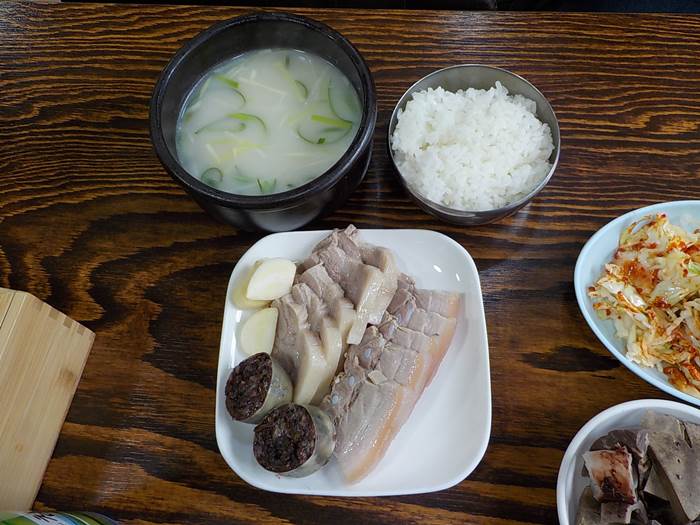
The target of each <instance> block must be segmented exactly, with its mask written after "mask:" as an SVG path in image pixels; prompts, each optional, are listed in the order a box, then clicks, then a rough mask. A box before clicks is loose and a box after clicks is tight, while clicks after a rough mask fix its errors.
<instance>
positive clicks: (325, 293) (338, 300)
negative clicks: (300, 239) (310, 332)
mask: <svg viewBox="0 0 700 525" xmlns="http://www.w3.org/2000/svg"><path fill="white" fill-rule="evenodd" d="M297 282H298V283H300V284H305V285H307V286H308V287H309V288H311V290H312V291H313V292H314V293H315V294H316V295H317V296H318V297H319V298H320V299H321V300H322V301H323V303H324V304H325V305H326V308H327V311H328V313H329V314H330V315H331V317H333V319H335V322H336V323H337V325H338V329H339V330H340V335H341V337H342V339H343V349H345V348H346V346H347V342H346V341H347V337H348V333H349V332H350V328H351V327H352V325H353V323H354V322H355V318H356V313H355V307H354V306H353V304H352V302H351V301H350V300H349V299H347V298H346V297H345V292H344V291H343V289H342V288H341V287H340V285H339V284H338V283H336V282H335V281H334V280H333V279H331V277H330V275H328V272H327V271H326V269H325V268H324V266H323V264H317V265H315V266H312V267H311V268H308V269H307V270H306V271H304V272H303V273H301V274H299V275H297ZM340 365H341V366H342V363H340ZM339 371H340V370H338V372H339Z"/></svg>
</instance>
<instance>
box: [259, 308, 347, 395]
mask: <svg viewBox="0 0 700 525" xmlns="http://www.w3.org/2000/svg"><path fill="white" fill-rule="evenodd" d="M272 305H273V306H274V307H275V308H277V311H278V317H277V333H276V334H275V342H274V344H273V347H272V352H271V354H272V357H274V358H275V359H276V360H277V362H278V363H279V364H280V366H282V368H284V370H285V371H286V372H287V373H288V374H289V377H290V378H291V380H292V383H293V385H294V402H295V403H298V404H306V403H319V402H320V401H321V399H322V398H323V396H324V395H325V394H326V393H327V392H328V390H329V388H330V382H331V380H332V378H333V375H334V374H335V371H336V368H337V364H338V363H337V360H338V359H339V357H337V356H336V357H334V356H333V355H332V354H333V353H335V354H338V355H339V354H341V353H342V351H341V349H340V347H339V346H337V344H339V342H340V334H337V335H335V334H334V332H333V329H334V326H333V325H332V324H330V323H328V322H327V321H322V323H323V324H322V326H321V332H320V334H319V333H317V332H314V331H313V330H312V329H311V324H310V322H309V321H310V320H309V315H308V312H307V309H306V307H305V306H304V305H302V304H299V303H297V302H296V301H294V298H293V296H292V294H287V295H285V296H283V297H280V298H279V299H275V300H274V301H273V302H272ZM326 319H327V318H326ZM321 337H323V338H324V340H325V343H326V344H327V345H329V346H328V348H325V347H324V345H323V343H322V341H321ZM332 344H336V346H331V345H332ZM334 359H335V361H334Z"/></svg>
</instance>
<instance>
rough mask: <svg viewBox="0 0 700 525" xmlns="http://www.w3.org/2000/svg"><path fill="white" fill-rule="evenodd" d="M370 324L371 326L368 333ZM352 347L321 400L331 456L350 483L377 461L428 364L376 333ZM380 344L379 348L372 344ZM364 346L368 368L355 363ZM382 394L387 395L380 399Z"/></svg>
mask: <svg viewBox="0 0 700 525" xmlns="http://www.w3.org/2000/svg"><path fill="white" fill-rule="evenodd" d="M372 329H374V327H370V328H369V329H368V330H367V331H368V332H370V331H371V330H372ZM374 331H375V333H374V334H373V335H372V336H370V337H365V338H363V343H364V345H362V344H361V345H358V346H356V347H351V348H350V350H349V351H348V357H347V359H346V361H345V371H344V372H343V373H342V374H340V375H339V376H338V377H337V378H336V380H335V382H334V385H333V388H332V390H331V394H330V395H329V396H327V397H326V398H325V399H324V402H323V404H322V408H324V409H325V410H326V411H327V413H328V414H329V415H331V417H332V418H333V420H334V422H335V424H336V449H335V456H336V459H337V462H338V466H339V468H340V470H341V472H342V473H343V475H344V477H345V478H346V479H347V480H348V481H349V482H356V481H359V480H360V479H362V478H363V477H365V476H366V475H367V474H368V473H369V472H370V471H371V470H372V469H374V467H375V466H376V465H377V463H379V461H380V460H381V458H382V457H383V456H384V454H385V452H386V450H387V449H388V447H389V445H390V443H391V441H392V439H393V438H394V437H395V435H396V434H397V433H398V432H399V430H400V429H401V427H402V426H403V424H404V423H405V422H406V420H407V419H408V417H409V416H410V414H411V411H412V410H413V407H414V406H415V404H416V402H417V400H418V398H419V397H420V394H421V393H422V391H423V388H424V386H425V383H426V381H427V377H428V374H429V367H428V366H427V364H426V360H427V359H428V357H427V356H425V355H423V354H421V353H419V352H417V351H415V350H410V349H407V348H402V347H399V346H396V345H392V343H390V342H386V340H385V339H383V337H382V336H381V334H379V333H378V332H376V329H374ZM378 348H381V349H382V351H381V352H376V349H378ZM365 349H371V351H372V357H373V358H374V359H372V358H369V359H368V358H366V357H364V358H363V361H364V362H365V363H371V362H372V361H375V362H374V363H373V365H372V367H371V369H368V368H366V367H365V366H363V364H362V363H361V362H360V357H359V356H364V355H366V354H365ZM382 397H385V398H386V399H380V398H382Z"/></svg>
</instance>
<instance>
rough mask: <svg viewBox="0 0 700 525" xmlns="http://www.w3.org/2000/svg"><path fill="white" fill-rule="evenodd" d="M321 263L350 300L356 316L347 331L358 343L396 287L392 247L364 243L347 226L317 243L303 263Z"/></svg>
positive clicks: (353, 340) (303, 265) (351, 341)
mask: <svg viewBox="0 0 700 525" xmlns="http://www.w3.org/2000/svg"><path fill="white" fill-rule="evenodd" d="M318 264H322V265H323V266H324V267H325V269H326V271H327V273H328V275H329V276H330V277H331V278H332V279H333V281H335V282H336V283H338V284H339V285H340V286H341V288H342V289H343V291H344V292H345V296H346V297H347V298H348V299H350V300H351V301H352V302H353V304H354V306H355V310H356V312H357V317H356V319H355V322H354V323H353V326H352V327H351V329H350V332H349V334H348V339H347V342H348V343H353V344H356V343H359V342H360V340H361V338H362V335H363V334H364V330H365V328H366V326H367V324H368V323H372V324H376V323H379V322H380V321H381V318H382V316H383V314H384V312H385V310H386V308H387V306H388V305H389V303H390V302H391V298H392V297H393V295H394V292H395V291H396V287H397V276H398V270H397V268H396V262H395V259H394V255H393V253H392V252H391V250H388V249H386V248H382V247H379V246H372V245H367V244H363V243H361V242H360V240H359V232H358V231H357V229H356V228H355V227H354V226H352V225H350V226H348V227H347V228H346V229H345V230H343V231H341V230H335V231H334V232H333V233H331V235H329V236H328V237H326V238H325V239H323V240H322V241H321V242H319V243H318V244H317V245H316V247H315V248H314V250H313V252H312V254H311V255H310V256H309V257H308V258H307V259H306V260H305V261H303V262H302V264H301V269H302V270H306V269H308V268H311V267H313V266H316V265H318Z"/></svg>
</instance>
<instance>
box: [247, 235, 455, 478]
mask: <svg viewBox="0 0 700 525" xmlns="http://www.w3.org/2000/svg"><path fill="white" fill-rule="evenodd" d="M266 263H270V261H264V262H263V263H262V264H261V265H260V267H259V268H257V269H256V270H255V273H254V274H253V276H252V277H251V279H250V283H249V284H248V293H247V297H248V298H268V297H271V294H267V293H263V294H255V295H252V296H251V293H250V290H251V287H253V285H254V283H255V279H256V275H257V274H258V272H263V271H265V265H266ZM290 264H292V266H294V265H293V263H291V262H290ZM294 268H295V270H296V273H295V274H292V276H291V278H290V277H288V278H287V279H286V280H285V284H288V285H291V286H288V287H287V288H285V289H287V290H288V293H286V294H284V295H281V296H278V297H277V298H275V299H274V300H273V301H272V303H271V307H270V308H268V309H266V310H261V311H259V312H256V313H254V314H253V315H252V316H251V317H250V318H249V320H248V321H247V322H246V323H245V324H244V326H243V330H242V334H241V344H242V346H243V347H244V350H246V351H252V350H253V349H255V350H263V351H267V349H268V348H271V352H270V356H271V358H272V360H273V362H274V363H279V366H280V367H281V368H282V369H284V370H285V372H286V373H287V375H288V376H289V378H290V380H291V384H292V387H293V396H292V398H293V402H294V405H289V406H288V407H287V408H284V409H278V410H277V411H275V412H274V413H271V414H270V415H268V417H267V418H266V419H265V421H264V422H263V423H261V426H262V428H260V430H259V431H258V429H256V443H257V445H256V447H257V448H256V452H255V455H256V458H258V462H259V463H260V465H262V466H263V467H265V468H267V469H268V470H272V471H273V472H282V471H287V470H294V471H295V472H296V474H294V475H301V474H299V472H302V473H304V472H307V473H308V472H310V469H306V468H304V469H301V470H300V471H297V470H295V469H297V468H298V467H299V466H300V465H301V464H302V463H304V461H307V460H308V459H309V456H308V451H309V449H310V445H309V442H308V440H306V441H305V440H304V436H303V435H301V436H299V435H295V436H296V437H294V439H298V442H295V441H294V440H292V438H290V437H289V436H288V434H287V430H285V429H286V428H287V427H289V428H292V426H293V425H292V423H293V422H294V421H296V423H295V424H297V425H298V426H299V428H300V429H303V428H306V427H305V426H304V425H306V426H307V427H308V425H307V423H308V421H309V418H312V419H313V417H314V410H320V409H322V410H323V412H322V413H323V414H324V416H323V418H325V419H323V418H322V419H323V421H327V423H328V426H329V427H330V428H331V429H332V430H333V435H334V444H335V440H336V439H337V444H335V448H334V455H335V457H336V458H337V463H338V465H339V467H340V470H341V473H342V474H343V475H344V477H345V478H346V479H347V480H348V481H349V482H356V481H359V480H360V479H362V478H364V477H365V476H366V475H367V474H369V472H371V470H372V469H373V468H374V467H375V466H376V465H377V463H378V462H379V461H380V459H381V458H382V457H383V456H384V454H385V452H386V451H387V449H388V447H389V445H390V444H391V442H392V440H393V438H394V437H395V436H396V434H397V433H398V431H399V430H400V428H401V426H402V425H403V424H404V423H405V421H406V420H407V419H408V417H409V416H410V414H411V412H412V410H413V407H414V406H415V404H416V402H417V401H418V398H419V397H420V395H421V394H422V392H423V390H424V389H425V388H426V387H427V386H428V385H429V384H430V382H431V380H432V378H433V377H434V376H435V373H436V371H437V368H438V367H439V365H440V362H441V361H442V358H443V357H444V355H445V353H446V352H447V349H448V347H449V345H450V342H451V340H452V336H453V334H454V332H455V327H456V317H457V313H458V310H459V307H460V297H459V294H455V293H450V292H442V291H434V290H424V289H420V288H418V287H417V286H416V284H415V282H414V281H413V279H412V278H411V277H410V276H408V275H406V274H404V273H401V272H400V271H399V269H398V266H397V264H396V258H395V256H394V254H393V252H392V251H391V250H389V249H387V248H384V247H381V246H374V245H371V244H368V243H365V242H363V241H362V239H361V237H360V232H359V231H358V230H357V229H356V228H355V227H354V226H352V225H350V226H348V227H347V228H345V229H344V230H335V231H333V232H332V233H331V234H330V235H328V236H327V237H326V238H325V239H323V240H321V241H320V242H319V243H318V244H317V245H316V246H315V247H314V248H313V250H312V251H311V253H310V254H309V255H308V257H307V258H306V259H304V260H303V261H302V262H301V263H299V264H298V265H297V266H294ZM262 275H263V276H264V275H266V274H264V273H263V274H262ZM265 286H267V284H265ZM261 288H264V287H263V286H261ZM275 289H276V290H281V287H279V288H275ZM269 310H274V311H275V312H276V313H275V314H272V313H269V314H268V313H266V312H267V311H269ZM273 315H274V316H276V326H273V323H272V317H273ZM302 406H303V407H306V408H305V410H307V412H308V413H307V412H304V410H302V409H301V408H292V407H302ZM318 407H320V409H319V408H318ZM273 414H274V415H273ZM319 417H320V416H319ZM263 425H264V426H263ZM274 429H277V430H274ZM273 430H274V431H273ZM275 432H276V433H275ZM275 436H276V437H275ZM307 437H308V436H307ZM309 439H310V438H309ZM300 451H302V452H303V451H305V452H304V453H303V454H302V453H301V452H300ZM285 454H292V455H294V458H296V461H292V460H291V459H290V458H289V457H287V456H285ZM280 458H281V459H280Z"/></svg>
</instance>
